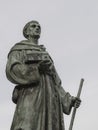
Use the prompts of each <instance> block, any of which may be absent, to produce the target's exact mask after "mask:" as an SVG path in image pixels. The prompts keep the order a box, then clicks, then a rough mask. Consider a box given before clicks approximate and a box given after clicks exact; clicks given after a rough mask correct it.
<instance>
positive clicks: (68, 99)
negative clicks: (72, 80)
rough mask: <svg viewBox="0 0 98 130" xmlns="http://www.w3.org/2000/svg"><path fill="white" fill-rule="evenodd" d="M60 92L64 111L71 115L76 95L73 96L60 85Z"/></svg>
mask: <svg viewBox="0 0 98 130" xmlns="http://www.w3.org/2000/svg"><path fill="white" fill-rule="evenodd" d="M59 94H60V99H61V104H62V109H63V112H64V113H65V114H67V115H69V114H70V112H71V109H72V107H73V105H74V97H73V96H71V95H70V93H69V92H65V90H64V89H63V87H61V86H60V87H59Z"/></svg>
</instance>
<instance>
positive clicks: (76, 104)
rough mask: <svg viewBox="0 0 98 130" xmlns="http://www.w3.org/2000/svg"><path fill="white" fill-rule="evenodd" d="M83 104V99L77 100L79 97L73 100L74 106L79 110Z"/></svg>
mask: <svg viewBox="0 0 98 130" xmlns="http://www.w3.org/2000/svg"><path fill="white" fill-rule="evenodd" d="M80 104H81V99H79V98H77V97H74V99H73V106H74V107H76V108H78V107H79V106H80Z"/></svg>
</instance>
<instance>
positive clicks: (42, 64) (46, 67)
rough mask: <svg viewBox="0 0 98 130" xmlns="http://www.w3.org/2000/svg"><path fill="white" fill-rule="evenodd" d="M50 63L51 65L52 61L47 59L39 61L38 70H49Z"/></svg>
mask: <svg viewBox="0 0 98 130" xmlns="http://www.w3.org/2000/svg"><path fill="white" fill-rule="evenodd" d="M51 65H52V63H51V61H49V60H45V61H41V62H40V63H39V70H40V71H42V72H46V71H49V68H50V66H51Z"/></svg>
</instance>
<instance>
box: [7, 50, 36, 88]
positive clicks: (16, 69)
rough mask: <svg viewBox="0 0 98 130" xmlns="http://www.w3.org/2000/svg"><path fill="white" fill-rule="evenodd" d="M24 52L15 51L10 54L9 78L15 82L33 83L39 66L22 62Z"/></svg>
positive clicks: (8, 64)
mask: <svg viewBox="0 0 98 130" xmlns="http://www.w3.org/2000/svg"><path fill="white" fill-rule="evenodd" d="M22 56H23V54H22V52H19V51H16V52H15V51H14V52H12V53H11V54H10V55H9V58H8V63H7V67H6V74H7V78H8V79H9V80H10V81H11V82H13V83H15V84H23V85H26V84H31V83H34V82H35V81H34V79H35V78H36V77H34V76H36V75H37V77H38V73H36V72H38V71H37V66H33V65H28V64H25V63H23V62H22V60H21V59H23V57H22Z"/></svg>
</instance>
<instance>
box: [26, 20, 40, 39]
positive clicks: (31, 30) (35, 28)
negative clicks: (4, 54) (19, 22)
mask: <svg viewBox="0 0 98 130" xmlns="http://www.w3.org/2000/svg"><path fill="white" fill-rule="evenodd" d="M40 34H41V27H40V25H39V24H38V23H34V22H32V23H30V25H29V27H28V28H27V35H28V36H29V37H32V38H39V37H40Z"/></svg>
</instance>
